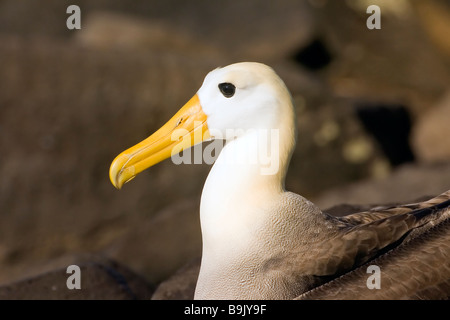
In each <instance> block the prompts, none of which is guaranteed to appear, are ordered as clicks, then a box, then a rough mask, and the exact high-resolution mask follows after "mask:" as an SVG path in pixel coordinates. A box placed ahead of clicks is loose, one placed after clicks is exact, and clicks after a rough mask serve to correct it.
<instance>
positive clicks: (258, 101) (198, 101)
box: [110, 62, 295, 189]
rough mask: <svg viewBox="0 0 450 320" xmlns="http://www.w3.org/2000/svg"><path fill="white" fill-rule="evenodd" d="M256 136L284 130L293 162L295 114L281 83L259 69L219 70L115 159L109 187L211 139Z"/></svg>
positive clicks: (259, 66) (242, 65) (251, 65)
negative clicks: (167, 119) (154, 127)
mask: <svg viewBox="0 0 450 320" xmlns="http://www.w3.org/2000/svg"><path fill="white" fill-rule="evenodd" d="M255 130H256V131H257V130H260V131H261V130H266V131H267V130H280V131H281V132H282V134H281V135H282V136H283V137H284V140H285V143H284V144H285V145H283V146H281V148H284V149H286V150H284V151H283V150H282V151H281V152H284V153H285V154H287V158H289V157H290V153H291V151H292V147H293V144H294V136H295V134H294V133H295V123H294V111H293V107H292V102H291V96H290V94H289V91H288V90H287V88H286V86H285V85H284V83H283V81H282V80H281V79H280V78H279V77H278V76H277V75H276V73H275V72H274V71H273V69H272V68H270V67H268V66H266V65H264V64H261V63H255V62H242V63H236V64H232V65H229V66H226V67H223V68H218V69H215V70H213V71H211V72H210V73H209V74H208V75H207V76H206V77H205V79H204V81H203V84H202V86H201V87H200V89H199V90H198V92H197V93H196V94H195V95H194V96H193V97H192V98H191V100H189V101H188V102H187V103H186V104H185V105H184V106H183V107H182V108H181V109H180V110H179V111H178V112H177V113H176V114H175V115H174V116H173V117H172V118H171V119H170V120H169V121H168V122H167V123H166V124H165V125H164V126H163V127H161V128H160V129H159V130H158V131H156V132H155V133H154V134H152V135H151V136H150V137H148V138H147V139H145V140H143V141H142V142H140V143H138V144H137V145H135V146H133V147H131V148H129V149H127V150H125V151H124V152H122V153H121V154H119V155H118V156H117V157H116V158H115V159H114V161H113V162H112V164H111V168H110V179H111V182H112V184H113V185H114V186H115V187H116V188H118V189H120V188H121V187H122V186H123V184H125V183H126V182H128V181H130V180H131V179H133V178H134V177H135V176H136V175H137V174H138V173H140V172H141V171H143V170H145V169H146V168H149V167H151V166H153V165H155V164H156V163H158V162H160V161H162V160H164V159H167V158H169V157H170V156H172V155H174V154H177V153H179V152H181V151H182V150H184V149H186V148H189V147H191V146H193V145H195V144H198V143H200V142H202V141H205V140H209V139H211V138H213V139H224V140H227V141H231V140H235V139H237V138H240V137H241V136H242V135H245V134H247V133H248V132H249V131H253V132H255ZM283 132H284V133H285V134H283ZM286 134H287V135H288V137H286ZM286 141H287V142H286ZM287 160H288V159H287Z"/></svg>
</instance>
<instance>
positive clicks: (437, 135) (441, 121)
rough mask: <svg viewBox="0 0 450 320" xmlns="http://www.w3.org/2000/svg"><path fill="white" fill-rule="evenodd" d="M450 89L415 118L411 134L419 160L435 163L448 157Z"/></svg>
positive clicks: (449, 155) (449, 152) (449, 148)
mask: <svg viewBox="0 0 450 320" xmlns="http://www.w3.org/2000/svg"><path fill="white" fill-rule="evenodd" d="M449 119H450V90H449V91H447V93H446V94H445V95H444V96H443V97H442V99H441V100H440V101H439V102H438V103H437V104H436V105H435V106H434V107H433V108H430V110H428V111H427V112H426V113H425V114H424V115H423V116H422V117H420V118H419V119H417V123H416V125H415V127H414V132H413V136H412V143H413V145H414V150H415V152H416V153H417V156H418V157H419V160H420V161H423V162H429V163H436V162H444V161H448V160H449V159H450V143H449V140H448V139H449V137H450V126H449V123H448V121H449Z"/></svg>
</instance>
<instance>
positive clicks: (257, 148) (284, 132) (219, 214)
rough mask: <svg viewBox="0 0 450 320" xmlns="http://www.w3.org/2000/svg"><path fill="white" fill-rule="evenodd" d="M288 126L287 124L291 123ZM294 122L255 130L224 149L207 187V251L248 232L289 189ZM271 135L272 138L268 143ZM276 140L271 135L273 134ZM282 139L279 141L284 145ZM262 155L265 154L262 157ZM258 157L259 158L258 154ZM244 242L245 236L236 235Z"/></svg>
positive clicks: (204, 208) (204, 209) (202, 210)
mask: <svg viewBox="0 0 450 320" xmlns="http://www.w3.org/2000/svg"><path fill="white" fill-rule="evenodd" d="M285 124H286V123H285ZM292 128H293V124H292V125H287V126H286V127H285V128H280V127H278V128H277V129H274V130H271V131H270V132H269V133H267V131H258V130H255V131H253V132H249V133H247V134H245V135H243V136H240V137H238V138H236V139H234V140H232V141H229V142H228V143H227V144H226V145H225V146H224V148H223V149H222V151H221V153H220V155H219V157H218V159H217V161H216V162H215V164H214V166H213V167H212V169H211V171H210V173H209V175H208V178H207V179H206V182H205V185H204V187H203V192H202V198H201V206H200V220H201V226H202V237H203V255H205V254H207V251H208V250H209V249H211V250H214V251H216V250H218V249H219V248H218V246H220V245H223V244H227V243H226V241H225V243H224V241H223V239H230V240H232V239H233V236H234V235H236V237H238V236H239V237H240V236H242V235H245V231H242V230H241V231H239V230H240V229H242V228H244V229H245V225H246V223H252V221H254V219H255V218H257V219H261V218H262V217H261V216H255V215H258V214H259V213H260V211H261V210H258V209H261V208H264V207H267V203H268V202H270V201H273V200H274V199H275V198H277V197H278V196H279V195H280V194H281V193H283V192H284V180H285V175H286V170H287V167H288V164H289V160H290V157H291V153H292V150H293V147H294V144H295V131H294V130H293V129H292ZM268 136H270V137H271V139H272V141H270V143H267V139H268ZM269 139H270V138H269ZM278 142H279V144H278ZM258 154H259V155H258ZM255 155H258V156H255ZM236 240H237V241H240V239H236Z"/></svg>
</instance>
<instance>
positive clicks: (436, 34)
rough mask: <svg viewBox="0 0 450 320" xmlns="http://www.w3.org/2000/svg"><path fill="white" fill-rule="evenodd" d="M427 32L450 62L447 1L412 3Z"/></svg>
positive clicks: (448, 7)
mask: <svg viewBox="0 0 450 320" xmlns="http://www.w3.org/2000/svg"><path fill="white" fill-rule="evenodd" d="M411 3H412V5H413V6H414V9H415V11H416V12H417V17H418V18H419V19H420V22H421V23H422V25H423V26H424V30H425V32H426V33H427V34H428V36H429V38H430V40H431V41H432V42H433V43H434V44H435V46H436V48H438V49H439V50H440V51H441V53H442V54H443V55H445V56H446V58H447V61H449V62H450V39H449V37H448V34H449V33H450V25H449V24H448V21H450V5H449V3H448V1H445V0H431V1H417V0H416V1H411Z"/></svg>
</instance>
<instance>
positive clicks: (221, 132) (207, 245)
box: [110, 62, 450, 299]
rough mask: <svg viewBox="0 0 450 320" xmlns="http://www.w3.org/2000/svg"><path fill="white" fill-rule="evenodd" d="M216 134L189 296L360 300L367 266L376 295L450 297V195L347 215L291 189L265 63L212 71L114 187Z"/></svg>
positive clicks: (275, 90) (279, 114) (285, 110)
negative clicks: (376, 274)
mask: <svg viewBox="0 0 450 320" xmlns="http://www.w3.org/2000/svg"><path fill="white" fill-rule="evenodd" d="M212 139H221V140H222V141H224V146H223V149H222V150H221V152H220V154H219V156H218V157H217V159H216V161H215V163H214V164H213V166H212V168H211V170H210V172H209V175H208V177H207V179H206V182H205V184H204V187H203V191H202V196H201V202H200V222H201V232H202V258H201V266H200V272H199V276H198V280H197V284H196V288H195V296H194V298H195V299H294V298H302V297H305V298H315V297H317V298H324V297H325V298H327V295H326V293H327V292H331V295H332V296H333V297H335V298H336V297H337V298H339V297H340V296H342V297H348V292H353V291H352V290H353V289H354V288H356V287H358V288H360V289H359V290H360V291H357V292H355V295H356V296H358V295H360V296H359V297H360V298H364V297H365V296H364V293H361V292H362V291H364V290H365V291H364V292H366V293H367V292H369V291H371V290H369V289H368V284H367V281H366V280H367V278H368V277H369V276H370V274H368V273H367V272H366V269H365V268H363V267H364V266H367V265H368V264H370V263H372V264H375V265H378V266H379V268H381V274H380V277H381V283H382V287H381V289H375V290H372V291H374V292H375V291H376V292H381V293H380V294H379V295H378V296H377V297H378V298H405V297H413V296H414V294H416V297H417V294H418V292H424V291H423V290H432V289H433V288H434V287H439V286H440V287H439V288H441V291H442V290H444V289H445V286H447V287H446V288H447V289H446V290H447V294H448V288H449V284H450V283H449V279H450V241H449V240H450V228H449V225H450V224H449V219H448V217H449V215H450V190H449V191H447V192H444V193H443V194H441V195H439V196H437V197H435V198H433V199H430V200H428V201H425V202H420V203H414V204H407V205H401V206H395V207H391V208H378V209H374V210H370V211H366V212H361V213H357V214H351V215H348V216H344V217H335V216H332V215H330V214H327V213H326V212H323V211H322V210H321V209H319V208H318V207H317V206H316V205H315V204H314V203H312V202H311V201H309V200H307V199H306V198H304V197H302V196H301V195H298V194H295V193H292V192H289V191H286V189H285V177H286V173H287V168H288V165H289V161H290V159H291V155H292V152H293V149H294V147H295V140H296V118H295V113H294V107H293V101H292V98H291V94H290V92H289V91H288V89H287V87H286V85H285V84H284V82H283V81H282V80H281V79H280V77H279V76H278V75H277V74H276V73H275V71H274V70H273V69H272V68H270V67H269V66H267V65H264V64H261V63H256V62H241V63H235V64H231V65H229V66H226V67H222V68H217V69H215V70H213V71H211V72H210V73H208V74H207V75H206V77H205V79H204V81H203V84H202V85H201V87H200V89H199V90H198V91H197V93H196V94H195V95H194V96H193V97H192V98H191V99H190V100H189V101H188V102H187V103H186V104H185V105H184V106H183V107H182V108H181V109H180V110H179V111H178V112H177V113H176V114H175V115H174V116H173V117H172V118H171V119H170V120H169V121H168V122H167V123H166V124H165V125H164V126H162V127H161V128H160V129H159V130H158V131H156V132H155V133H154V134H152V135H151V136H149V137H148V138H146V139H145V140H143V141H142V142H140V143H138V144H136V145H135V146H133V147H131V148H129V149H127V150H125V151H124V152H122V153H120V154H119V155H118V156H117V157H116V158H115V159H114V161H113V162H112V164H111V168H110V179H111V182H112V184H113V185H114V186H115V187H116V188H118V189H120V188H121V187H122V186H123V185H124V184H125V183H126V182H128V181H130V180H131V179H133V178H134V177H135V176H136V175H137V174H139V173H140V172H142V171H143V170H145V169H147V168H149V167H151V166H153V165H155V164H157V163H159V162H160V161H162V160H164V159H167V158H169V157H171V156H173V155H175V154H177V153H180V152H181V151H183V150H185V149H187V148H190V147H191V146H193V145H196V144H198V143H201V142H202V141H206V140H212ZM430 243H431V244H432V245H431V244H430ZM396 250H397V251H396ZM405 251H406V256H405ZM399 255H400V256H399ZM405 257H406V258H405ZM390 261H393V263H394V266H392V263H389V262H390ZM416 262H420V263H416ZM377 263H378V264H377ZM415 264H416V265H415ZM394 271H395V272H397V273H398V274H399V275H400V276H398V277H397V278H398V281H396V276H395V275H394V273H395V272H394ZM403 271H404V272H403ZM402 272H403V273H402ZM384 275H385V276H384ZM346 277H347V278H346ZM383 277H386V279H389V281H384V280H383ZM342 279H343V280H342ZM346 279H347V280H346ZM386 283H388V285H386ZM352 285H353V287H351V286H352ZM345 286H347V287H345ZM361 288H363V289H364V290H363V289H361ZM442 288H444V289H442ZM361 290H362V291H361ZM345 293H347V296H346V295H345Z"/></svg>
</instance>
